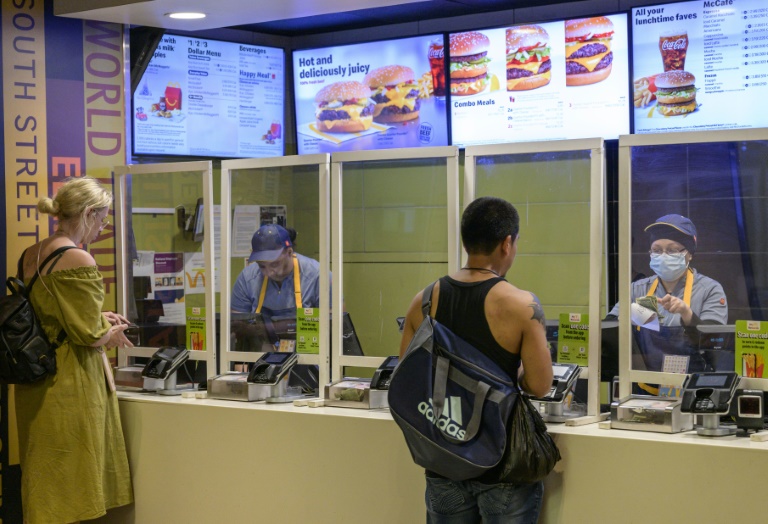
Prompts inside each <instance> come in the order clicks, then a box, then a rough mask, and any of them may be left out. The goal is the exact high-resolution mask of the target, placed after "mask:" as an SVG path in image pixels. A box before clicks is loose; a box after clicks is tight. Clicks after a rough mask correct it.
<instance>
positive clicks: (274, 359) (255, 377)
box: [208, 351, 301, 402]
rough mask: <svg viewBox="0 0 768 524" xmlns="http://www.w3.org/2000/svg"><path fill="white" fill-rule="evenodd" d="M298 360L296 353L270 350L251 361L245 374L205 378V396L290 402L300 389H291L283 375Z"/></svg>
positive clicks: (299, 392)
mask: <svg viewBox="0 0 768 524" xmlns="http://www.w3.org/2000/svg"><path fill="white" fill-rule="evenodd" d="M298 360H299V355H298V354H297V353H288V352H276V351H270V352H266V353H264V354H263V355H262V356H261V357H259V359H258V360H257V361H256V362H254V363H253V367H251V370H250V371H249V372H248V373H224V374H221V375H216V376H213V377H210V378H209V379H208V397H209V398H216V399H224V400H242V401H246V402H253V401H257V400H266V401H267V402H292V401H293V400H294V399H295V398H297V397H300V396H301V390H300V389H298V388H291V387H290V386H289V385H288V379H287V378H286V376H287V375H288V373H289V372H290V371H291V369H292V368H293V367H294V366H295V364H296V362H298Z"/></svg>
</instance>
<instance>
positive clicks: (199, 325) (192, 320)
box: [187, 307, 206, 351]
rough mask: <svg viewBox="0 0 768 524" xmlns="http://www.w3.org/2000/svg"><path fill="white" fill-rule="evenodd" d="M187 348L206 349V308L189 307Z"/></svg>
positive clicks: (194, 349) (192, 349)
mask: <svg viewBox="0 0 768 524" xmlns="http://www.w3.org/2000/svg"><path fill="white" fill-rule="evenodd" d="M187 349H189V350H191V351H205V349H206V347H205V308H204V307H188V308H187Z"/></svg>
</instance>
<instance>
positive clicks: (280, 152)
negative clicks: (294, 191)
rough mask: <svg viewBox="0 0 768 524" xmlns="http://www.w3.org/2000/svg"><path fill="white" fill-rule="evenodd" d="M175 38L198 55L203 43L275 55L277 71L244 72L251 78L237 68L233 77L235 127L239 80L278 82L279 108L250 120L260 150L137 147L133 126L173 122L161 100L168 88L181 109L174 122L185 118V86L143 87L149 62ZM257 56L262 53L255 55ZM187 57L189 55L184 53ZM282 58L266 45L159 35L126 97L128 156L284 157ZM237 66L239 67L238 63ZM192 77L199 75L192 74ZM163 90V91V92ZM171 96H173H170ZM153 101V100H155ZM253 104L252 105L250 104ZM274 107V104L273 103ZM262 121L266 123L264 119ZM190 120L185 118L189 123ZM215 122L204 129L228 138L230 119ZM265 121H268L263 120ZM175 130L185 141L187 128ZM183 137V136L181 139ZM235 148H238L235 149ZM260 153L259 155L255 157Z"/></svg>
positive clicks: (281, 51)
mask: <svg viewBox="0 0 768 524" xmlns="http://www.w3.org/2000/svg"><path fill="white" fill-rule="evenodd" d="M169 37H170V38H172V39H176V41H177V42H176V43H175V44H171V45H180V44H181V42H180V40H192V41H194V42H196V43H198V45H197V46H196V48H198V49H201V50H202V53H205V52H206V48H204V47H201V46H202V45H203V43H209V44H210V43H215V44H218V45H226V46H245V47H247V48H249V49H256V50H259V49H263V50H266V51H264V52H265V53H266V52H272V53H275V54H277V53H279V54H280V57H279V60H280V65H279V67H278V68H274V69H273V68H272V65H270V66H269V67H268V71H269V72H267V73H265V72H264V71H257V70H256V69H253V70H252V71H248V70H245V73H251V75H244V74H243V71H242V70H240V69H239V68H238V72H239V75H238V76H237V79H238V82H237V86H236V87H235V89H237V90H238V97H237V98H236V104H237V106H238V117H237V120H236V123H235V125H236V126H238V127H239V126H240V125H241V123H242V121H241V118H240V117H241V115H240V113H239V109H240V106H241V105H242V101H241V99H240V97H239V91H240V87H241V85H240V82H239V80H240V78H241V77H244V78H245V80H248V81H250V82H251V83H254V84H255V85H257V83H258V81H259V80H258V78H256V77H254V76H253V75H258V73H261V74H262V75H263V74H269V75H271V76H272V80H277V81H279V83H280V86H279V90H275V92H276V93H279V97H280V98H279V100H278V101H277V103H278V104H279V109H275V110H274V111H272V112H271V113H270V114H269V115H262V117H259V116H258V115H255V116H251V118H252V119H253V120H254V121H255V122H254V125H258V126H260V127H259V129H258V131H257V132H255V133H254V135H255V136H256V138H253V139H252V140H255V141H256V142H258V143H259V145H260V146H261V145H262V144H261V143H262V142H263V147H260V148H259V149H260V151H257V152H255V153H252V152H243V151H242V150H238V151H236V152H234V153H233V154H227V153H225V152H223V151H211V152H197V151H194V150H193V149H190V146H189V145H188V143H187V146H186V147H185V149H184V150H183V151H181V152H176V151H173V150H172V149H170V150H158V151H152V150H148V149H145V148H142V146H141V145H139V147H137V134H138V132H137V125H138V124H140V123H143V122H147V121H150V122H151V121H152V120H153V119H156V120H157V121H158V122H162V121H163V119H166V118H167V119H168V121H169V123H171V122H174V120H177V119H176V113H177V112H175V111H174V110H173V108H171V107H169V106H168V102H167V100H164V98H167V96H166V95H167V93H166V91H167V90H168V89H169V88H170V89H172V90H173V88H177V87H178V95H179V97H178V98H179V103H180V105H181V108H179V110H178V113H179V116H180V118H178V120H179V121H180V122H179V124H181V123H182V122H183V119H184V118H186V117H188V116H189V115H182V113H183V112H184V111H183V108H184V105H185V102H186V103H187V104H188V103H189V99H188V95H187V94H186V91H187V89H185V85H184V84H181V83H180V82H176V83H177V84H179V85H178V86H175V85H172V84H174V82H167V85H165V86H162V85H161V86H159V89H160V91H158V90H157V89H158V88H154V89H149V88H147V87H146V86H147V71H149V70H150V67H151V66H152V60H153V59H154V58H155V57H156V56H157V54H158V53H163V52H164V51H165V50H164V48H163V46H164V45H168V43H165V44H164V42H165V40H166V39H167V38H169ZM257 54H262V53H258V51H257ZM188 55H189V54H188ZM286 55H287V51H286V49H285V48H283V47H276V46H268V45H260V44H254V43H250V42H242V41H238V40H228V39H222V38H209V37H199V36H196V35H191V34H184V33H176V32H166V33H164V34H163V36H162V38H161V39H160V41H159V43H158V45H157V48H156V49H155V50H154V51H153V57H152V58H150V60H149V62H148V64H147V67H146V69H145V70H144V71H143V73H142V78H141V80H140V82H139V84H138V87H137V88H136V91H135V92H134V93H133V94H132V96H131V98H130V102H131V112H130V115H129V118H130V120H131V124H130V133H131V154H132V156H134V157H172V158H189V159H210V158H217V159H218V158H220V159H228V158H263V157H276V156H284V155H285V151H286V143H285V134H286V129H285V124H286V111H285V108H286V98H287V96H286V75H287V73H288V70H287V67H286ZM201 56H203V57H205V54H201ZM238 65H239V64H238ZM190 71H191V70H190V69H188V70H187V78H189V77H190V76H192V75H191V73H190ZM195 76H199V74H198V75H195ZM262 78H263V79H264V80H268V79H267V78H266V77H262ZM163 88H164V89H163ZM171 94H172V96H173V93H171ZM155 99H156V100H155ZM173 103H174V100H171V104H173ZM163 105H165V109H163ZM254 105H255V104H254ZM274 105H277V104H274ZM265 118H266V120H265ZM192 120H194V119H189V121H190V122H191V121H192ZM222 120H226V117H222ZM222 120H219V119H217V120H216V121H215V123H214V124H213V125H211V126H206V128H209V129H211V130H212V131H211V133H213V134H221V133H222V130H224V129H226V130H227V131H229V133H230V135H232V120H231V119H230V123H229V126H225V125H224V124H223V121H222ZM267 120H268V121H267ZM193 125H194V126H197V128H198V129H201V128H202V126H200V125H199V123H193ZM177 130H179V131H180V133H179V136H180V137H182V138H183V139H184V140H186V138H187V135H188V133H189V129H186V130H183V131H182V130H180V129H179V128H178V126H177ZM234 134H235V139H236V140H239V138H238V136H237V130H235V133H234ZM182 135H183V136H182ZM238 147H239V146H238ZM259 152H261V153H262V154H259Z"/></svg>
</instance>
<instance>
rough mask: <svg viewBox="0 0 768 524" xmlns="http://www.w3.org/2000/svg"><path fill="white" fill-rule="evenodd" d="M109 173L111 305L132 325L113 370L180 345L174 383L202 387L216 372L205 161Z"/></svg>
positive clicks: (134, 167)
mask: <svg viewBox="0 0 768 524" xmlns="http://www.w3.org/2000/svg"><path fill="white" fill-rule="evenodd" d="M115 176H116V182H115V188H116V195H115V196H116V198H115V221H116V229H117V253H118V277H119V280H118V281H119V282H120V283H121V285H120V286H119V287H118V291H119V295H118V308H119V311H120V313H121V314H123V315H124V316H126V317H127V318H128V319H129V320H130V321H131V322H132V323H134V324H136V327H135V328H134V329H132V330H131V331H130V335H129V339H131V341H132V342H133V343H134V345H135V347H134V348H121V349H120V351H118V366H120V367H123V366H129V365H143V364H144V363H145V361H146V359H147V357H150V356H152V355H153V354H154V353H155V352H156V351H157V349H158V348H161V347H168V346H170V347H185V348H187V349H189V350H190V362H189V363H188V364H187V365H185V366H183V367H182V369H181V370H180V371H179V373H178V374H179V376H178V379H177V380H178V382H191V383H199V382H204V381H205V380H206V378H207V377H208V376H210V375H213V374H215V373H216V349H215V348H216V339H215V333H214V330H213V328H212V326H213V325H214V323H213V319H214V286H213V285H211V282H212V280H213V279H214V278H215V277H214V274H215V272H216V271H215V267H214V262H213V260H214V257H213V246H214V242H215V240H214V237H215V236H216V235H215V234H212V232H215V231H216V228H215V226H214V216H215V213H214V208H215V205H213V204H215V201H214V195H213V183H212V168H211V162H185V163H173V164H146V165H129V166H120V167H117V168H115Z"/></svg>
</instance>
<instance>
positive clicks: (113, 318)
mask: <svg viewBox="0 0 768 524" xmlns="http://www.w3.org/2000/svg"><path fill="white" fill-rule="evenodd" d="M104 316H105V317H107V320H108V321H109V323H110V324H112V325H113V326H116V325H118V324H130V321H129V320H128V319H127V318H125V317H124V316H123V315H119V314H117V313H115V312H114V311H105V312H104Z"/></svg>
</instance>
